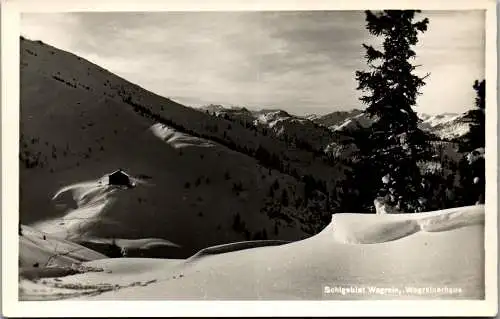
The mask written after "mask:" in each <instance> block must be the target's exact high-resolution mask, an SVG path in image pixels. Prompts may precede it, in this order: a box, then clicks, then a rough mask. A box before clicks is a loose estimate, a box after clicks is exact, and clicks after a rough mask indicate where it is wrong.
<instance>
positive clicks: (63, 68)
mask: <svg viewBox="0 0 500 319" xmlns="http://www.w3.org/2000/svg"><path fill="white" fill-rule="evenodd" d="M259 146H261V148H262V149H263V150H267V151H268V152H269V154H273V155H275V156H276V157H277V158H278V160H279V161H277V162H279V163H280V164H281V165H280V167H276V169H274V166H272V165H270V164H269V163H265V162H263V161H262V160H261V159H259V158H258V157H257V156H256V154H255V150H256V147H257V148H258V147H259ZM20 147H21V150H20V157H21V159H20V166H21V167H20V184H21V189H20V197H21V201H20V218H21V222H22V223H25V224H29V225H31V224H34V223H37V224H39V225H43V228H44V229H46V230H51V231H55V232H56V233H57V227H56V226H60V225H59V223H61V222H64V221H63V220H62V219H64V218H65V217H68V215H69V217H71V216H73V215H71V214H74V213H75V210H76V211H77V215H78V216H77V217H78V218H82V217H79V216H80V215H79V214H81V213H82V211H81V210H82V207H80V206H79V204H78V201H75V200H74V197H72V196H67V198H66V199H64V200H62V202H61V201H59V198H56V199H55V200H52V198H53V196H54V195H55V194H56V193H57V192H58V191H59V190H61V189H64V188H65V187H67V186H71V185H74V184H78V183H82V182H85V181H90V182H91V184H92V183H94V184H92V185H93V186H92V185H90V186H89V187H90V189H88V191H90V192H89V194H90V195H89V196H90V197H92V196H101V195H103V192H101V191H104V189H100V188H99V187H97V186H96V184H95V182H96V181H97V180H98V179H100V178H101V177H102V176H103V175H104V174H106V173H110V172H112V171H114V170H116V169H117V168H123V169H124V170H125V171H126V172H128V173H130V174H131V175H133V176H137V177H139V176H148V177H150V179H149V180H148V183H147V184H139V185H138V187H136V188H133V189H129V190H124V191H118V192H112V193H110V194H108V193H107V192H106V191H104V193H105V194H106V196H108V195H109V197H110V198H112V200H111V201H110V203H111V204H110V205H106V206H105V209H102V210H101V209H100V208H98V209H97V210H94V211H92V210H87V211H85V210H84V213H85V214H91V213H92V214H94V213H96V212H98V213H96V215H92V216H90V217H89V215H84V217H83V218H86V219H87V221H89V220H92V221H93V222H92V223H83V224H82V223H75V225H78V226H77V227H75V228H71V229H72V231H71V232H70V233H71V234H72V236H73V235H74V236H73V237H71V238H75V239H76V238H78V241H82V242H83V241H86V240H88V238H111V237H113V238H117V239H139V238H159V239H164V240H168V241H171V242H173V243H175V244H177V245H179V246H181V247H182V249H184V253H185V254H191V253H192V252H194V251H196V250H198V249H201V248H203V247H206V246H207V245H216V244H221V243H227V242H231V241H237V240H244V239H252V238H262V237H268V238H278V239H285V240H295V239H300V238H303V237H304V236H307V234H311V233H314V231H313V230H312V227H313V226H314V225H315V224H314V223H316V225H321V222H318V221H319V220H320V218H321V217H320V216H319V215H320V213H319V212H321V211H322V210H321V209H319V207H323V206H322V205H323V204H324V199H321V198H320V197H319V196H317V197H316V196H315V194H316V193H317V192H313V193H311V192H309V195H308V196H309V197H310V198H308V200H306V197H305V196H306V195H305V184H304V183H303V182H301V181H300V180H299V179H298V178H297V177H300V175H302V174H306V173H307V174H312V175H313V176H321V177H323V176H328V177H329V178H331V179H335V178H336V176H337V175H336V174H337V171H336V169H337V168H335V167H331V166H329V165H326V164H325V163H323V162H322V161H321V160H316V159H314V154H312V153H311V152H307V151H304V150H300V149H295V150H291V149H289V148H288V146H287V144H286V143H284V142H283V141H280V140H277V139H275V138H272V137H270V136H264V135H262V134H261V133H260V132H255V131H253V130H250V129H248V128H246V127H244V126H243V125H239V124H238V123H234V122H231V121H228V120H225V119H223V118H215V117H213V116H210V115H207V114H206V113H205V112H201V111H198V110H194V109H191V108H189V107H185V106H183V105H180V104H178V103H175V102H173V101H171V100H168V99H165V98H162V97H160V96H157V95H154V94H152V93H150V92H147V91H145V90H143V89H142V88H140V87H138V86H135V85H133V84H131V83H129V82H127V81H125V80H123V79H121V78H119V77H117V76H115V75H113V74H111V73H109V72H107V71H105V70H103V69H101V68H99V67H97V66H95V65H93V64H91V63H89V62H88V61H85V60H83V59H81V58H79V57H77V56H75V55H72V54H70V53H67V52H63V51H60V50H58V49H56V48H53V47H51V46H48V45H45V44H41V43H38V42H33V41H28V40H22V41H21V141H20ZM275 164H276V163H275ZM284 168H286V169H288V170H291V169H294V170H296V171H297V176H296V177H294V176H291V175H290V174H287V172H285V171H284ZM73 191H74V190H70V191H68V192H67V194H72V192H73ZM319 195H321V194H319ZM99 203H101V204H102V202H99ZM96 205H97V204H96ZM92 209H95V207H94V208H92ZM325 213H327V214H328V211H325ZM94 217H96V218H94ZM71 218H72V217H71ZM75 220H76V219H75ZM235 221H237V222H235ZM40 223H41V224H40ZM69 224H70V225H71V223H69ZM179 225H183V226H182V227H180V226H179ZM201 234H203V236H202V235H201Z"/></svg>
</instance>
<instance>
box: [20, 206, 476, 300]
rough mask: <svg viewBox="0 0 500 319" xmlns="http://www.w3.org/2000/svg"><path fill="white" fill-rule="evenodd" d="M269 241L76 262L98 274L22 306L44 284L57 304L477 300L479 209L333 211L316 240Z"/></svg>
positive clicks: (67, 282)
mask: <svg viewBox="0 0 500 319" xmlns="http://www.w3.org/2000/svg"><path fill="white" fill-rule="evenodd" d="M260 244H262V243H259V245H260ZM270 244H271V246H265V247H256V248H249V247H248V245H235V244H229V245H226V246H223V247H220V246H219V247H215V248H216V249H215V250H216V251H217V252H220V253H215V254H198V255H196V258H191V259H187V260H179V259H177V260H159V259H141V258H118V259H103V260H94V261H91V262H86V263H84V264H83V265H84V266H86V267H93V268H102V269H103V270H104V271H101V272H88V273H84V274H76V275H72V276H66V277H62V278H47V279H45V280H44V281H43V282H41V281H36V282H35V283H33V282H30V283H29V285H28V284H25V283H22V287H23V289H24V290H23V292H24V294H25V295H26V296H29V298H30V299H33V298H35V299H36V298H37V297H36V293H34V292H33V290H32V289H31V288H30V285H35V286H36V287H37V289H40V288H41V287H44V289H45V290H44V291H45V295H43V296H39V297H38V299H49V297H47V293H46V292H47V289H48V290H50V289H53V290H54V293H56V292H58V293H59V294H61V297H60V298H84V299H101V300H102V299H104V300H117V299H119V300H132V299H136V300H152V299H164V300H166V299H211V300H213V299H219V300H220V299H238V300H245V299H247V300H249V299H250V300H251V299H267V300H269V299H436V298H438V299H439V298H441V299H482V298H484V206H482V205H478V206H470V207H462V208H455V209H447V210H442V211H435V212H428V213H419V214H397V215H391V214H387V215H368V214H367V215H365V214H337V215H335V216H333V218H332V222H331V223H330V225H328V227H326V228H325V229H324V230H323V231H322V232H321V233H319V234H317V235H316V236H313V237H310V238H308V239H305V240H302V241H297V242H293V243H289V244H282V245H276V244H277V243H274V242H271V243H270ZM257 246H258V245H257ZM208 250H210V249H208ZM242 274H244V275H243V276H242ZM326 286H328V287H350V286H355V287H365V288H366V287H368V288H367V290H366V293H364V294H340V293H339V294H332V293H329V294H326V293H325V287H326ZM370 287H377V288H380V289H378V290H376V289H373V290H372V289H369V288H370ZM426 287H433V288H436V289H431V290H426V289H427V288H426ZM68 288H71V289H70V290H69V291H67V290H65V291H64V292H61V291H62V290H63V289H68ZM389 288H390V289H389ZM437 288H439V289H437ZM423 291H424V292H425V291H427V293H423ZM21 298H22V297H21Z"/></svg>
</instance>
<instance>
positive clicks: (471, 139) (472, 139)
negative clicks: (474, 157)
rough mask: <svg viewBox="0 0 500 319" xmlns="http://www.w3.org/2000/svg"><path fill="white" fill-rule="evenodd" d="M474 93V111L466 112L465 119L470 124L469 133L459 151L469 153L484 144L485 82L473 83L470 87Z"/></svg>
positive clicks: (463, 139)
mask: <svg viewBox="0 0 500 319" xmlns="http://www.w3.org/2000/svg"><path fill="white" fill-rule="evenodd" d="M472 88H473V89H474V91H476V98H475V103H474V104H475V106H476V108H475V109H472V110H470V111H468V112H467V115H466V118H467V119H468V121H469V122H470V130H469V132H468V133H467V134H466V135H465V136H464V137H463V138H462V142H461V145H460V148H461V151H463V152H470V151H473V150H475V149H477V148H480V147H484V146H485V142H486V139H485V137H486V135H485V134H486V126H485V107H486V81H485V80H482V81H478V80H476V81H474V85H473V86H472Z"/></svg>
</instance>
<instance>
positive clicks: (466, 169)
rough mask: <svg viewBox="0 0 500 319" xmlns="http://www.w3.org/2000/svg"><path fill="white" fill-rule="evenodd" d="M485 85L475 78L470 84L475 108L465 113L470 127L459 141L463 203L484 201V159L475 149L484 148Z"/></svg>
mask: <svg viewBox="0 0 500 319" xmlns="http://www.w3.org/2000/svg"><path fill="white" fill-rule="evenodd" d="M485 86H486V82H485V80H482V81H478V80H476V81H475V82H474V85H473V86H472V87H473V89H474V90H475V91H476V99H475V106H476V108H475V109H473V110H470V111H469V112H468V113H467V116H466V118H468V120H469V121H470V129H469V132H468V133H467V134H466V135H465V136H464V137H463V139H462V140H461V143H460V150H461V151H462V152H465V153H466V154H465V156H464V158H463V159H462V161H461V165H460V170H459V172H460V182H461V184H462V187H463V192H464V195H463V197H462V198H463V201H464V204H465V205H472V204H474V203H476V202H478V203H484V194H485V159H484V156H482V155H481V154H480V152H479V151H478V150H477V149H479V148H484V147H485V144H486V139H485V138H486V135H485V134H486V125H485V124H486V123H485V107H486V100H485V94H486V91H485Z"/></svg>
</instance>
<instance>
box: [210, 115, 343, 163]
mask: <svg viewBox="0 0 500 319" xmlns="http://www.w3.org/2000/svg"><path fill="white" fill-rule="evenodd" d="M202 109H203V110H205V111H207V112H209V114H212V115H215V116H217V117H222V118H226V119H229V120H231V121H233V122H236V123H241V124H242V125H244V126H248V125H251V126H254V127H256V128H258V129H260V130H266V131H268V132H270V133H271V134H272V136H274V137H276V138H278V139H280V140H284V141H285V142H286V143H287V144H288V145H291V146H293V147H299V148H301V149H305V150H313V151H314V152H317V153H323V152H324V151H325V147H326V146H327V145H328V144H329V143H330V142H331V140H332V139H334V136H333V133H332V132H331V131H330V130H328V129H327V128H326V127H324V126H323V125H320V124H318V122H317V121H316V120H313V119H315V117H311V116H309V117H301V116H296V115H292V114H289V113H287V112H286V111H283V110H279V109H262V110H259V111H250V110H248V109H246V108H237V107H223V106H221V105H208V106H206V107H203V108H202Z"/></svg>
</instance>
